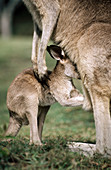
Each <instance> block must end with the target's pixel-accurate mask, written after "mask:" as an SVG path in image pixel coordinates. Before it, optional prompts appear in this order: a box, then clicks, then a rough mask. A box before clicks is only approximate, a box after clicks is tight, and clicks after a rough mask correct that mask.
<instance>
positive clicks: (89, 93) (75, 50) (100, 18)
mask: <svg viewBox="0 0 111 170" xmlns="http://www.w3.org/2000/svg"><path fill="white" fill-rule="evenodd" d="M24 2H25V3H26V5H27V7H28V8H29V10H30V12H31V14H32V16H33V19H34V23H35V25H38V27H37V26H36V27H37V28H38V31H35V39H34V40H35V41H33V50H32V54H34V49H35V48H34V46H36V43H38V41H37V37H38V38H39V39H40V45H39V52H37V51H36V50H35V51H36V52H37V55H38V59H36V58H37V57H36V55H32V61H33V63H35V64H34V65H33V67H34V70H35V72H36V71H38V73H39V76H40V77H42V76H43V74H45V72H46V65H45V57H44V56H45V49H46V46H47V43H48V41H49V38H50V37H51V38H52V39H53V40H54V41H55V42H56V43H59V45H60V46H61V47H62V48H64V50H65V52H66V53H67V55H68V56H69V58H70V59H71V60H72V61H73V62H74V63H76V64H77V67H78V70H79V72H80V75H81V78H82V82H83V86H84V92H85V96H86V99H87V100H85V103H84V108H86V109H90V108H91V103H92V107H93V110H94V118H95V125H96V148H97V152H99V153H101V154H105V153H106V154H110V155H111V113H110V109H109V108H110V100H111V0H98V1H96V0H41V1H39V0H28V1H27V0H24ZM55 4H56V5H55ZM31 7H32V8H31ZM36 10H37V12H36ZM38 13H39V15H38ZM37 16H38V18H39V19H38V18H37ZM55 16H56V17H55ZM38 21H39V22H38ZM51 22H52V25H51ZM38 32H42V34H38ZM41 35H42V37H45V38H44V43H43V38H41ZM41 44H45V45H44V46H42V47H43V48H41ZM40 51H41V52H40ZM36 52H35V54H36ZM36 60H37V61H36ZM90 101H91V102H90Z"/></svg>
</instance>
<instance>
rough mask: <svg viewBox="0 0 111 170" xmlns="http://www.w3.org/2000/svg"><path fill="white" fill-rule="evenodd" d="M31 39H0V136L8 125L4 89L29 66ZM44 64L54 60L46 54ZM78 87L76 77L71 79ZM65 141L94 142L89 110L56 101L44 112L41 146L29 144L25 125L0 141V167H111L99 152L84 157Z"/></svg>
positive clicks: (50, 63)
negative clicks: (45, 114) (6, 138)
mask: <svg viewBox="0 0 111 170" xmlns="http://www.w3.org/2000/svg"><path fill="white" fill-rule="evenodd" d="M31 43H32V39H31V38H27V37H23V38H20V37H15V38H11V39H8V40H3V39H0V137H1V139H2V138H3V133H4V131H5V130H6V128H7V126H8V121H9V114H8V110H7V107H6V94H7V89H8V87H9V85H10V83H11V82H12V80H13V79H14V78H15V76H16V75H17V74H18V73H19V72H21V71H22V70H24V69H25V68H28V67H31V66H32V64H31V61H30V56H31ZM47 65H48V68H49V69H53V67H54V65H55V61H54V60H53V59H51V58H50V57H49V56H48V55H47ZM74 82H75V84H76V86H77V87H78V88H79V89H80V90H81V84H80V81H74ZM68 141H82V142H90V143H95V127H94V119H93V114H92V112H86V111H84V110H82V109H81V107H76V108H74V107H62V106H60V105H59V104H58V103H56V104H54V105H52V106H51V109H50V110H49V112H48V115H47V118H46V121H45V125H44V131H43V141H42V142H43V144H44V145H43V146H42V147H37V146H34V145H31V146H30V145H29V126H24V127H23V128H22V129H21V131H20V133H19V135H18V136H17V137H15V138H14V139H13V140H12V141H10V142H3V141H0V169H51V170H52V169H60V170H61V169H68V170H70V169H111V161H110V160H108V159H105V158H104V159H103V158H101V157H100V156H96V157H95V158H86V157H84V156H82V155H79V154H77V153H73V152H70V151H69V150H68V148H67V142H68Z"/></svg>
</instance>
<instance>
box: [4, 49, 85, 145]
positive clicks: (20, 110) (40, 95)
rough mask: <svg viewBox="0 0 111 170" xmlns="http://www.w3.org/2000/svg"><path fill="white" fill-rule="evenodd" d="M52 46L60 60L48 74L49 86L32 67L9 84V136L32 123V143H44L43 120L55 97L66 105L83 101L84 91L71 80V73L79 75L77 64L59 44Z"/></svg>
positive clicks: (75, 75) (74, 104)
mask: <svg viewBox="0 0 111 170" xmlns="http://www.w3.org/2000/svg"><path fill="white" fill-rule="evenodd" d="M58 49H59V51H58ZM50 50H52V51H51V55H52V56H53V57H54V55H55V54H56V55H55V56H56V57H58V58H57V60H60V61H58V63H57V65H56V67H55V69H54V70H53V71H52V73H51V74H50V75H49V78H50V80H49V81H48V84H49V87H47V86H46V87H45V88H44V87H43V86H42V84H41V83H39V82H38V81H37V79H36V78H35V76H34V73H33V69H27V70H25V71H23V72H22V73H20V74H19V75H18V76H17V77H16V78H15V79H14V81H13V82H12V84H11V85H10V87H9V89H8V93H7V107H8V109H9V113H10V122H9V127H8V129H7V131H6V134H5V135H6V136H10V135H11V136H16V135H17V133H18V131H19V130H20V128H21V126H22V125H27V124H30V143H34V144H39V145H41V138H42V129H43V124H44V120H45V117H46V114H47V112H48V110H49V108H50V105H52V104H53V103H55V102H56V101H58V102H59V103H60V104H61V105H65V106H80V105H82V104H83V99H84V98H83V95H82V94H80V93H79V91H78V90H77V89H75V87H74V86H73V84H72V82H71V77H70V76H73V77H78V75H77V73H76V72H75V70H74V66H73V65H72V63H71V62H70V60H69V59H67V58H66V57H65V56H63V55H62V54H61V49H60V48H59V47H56V46H50ZM53 52H54V54H53ZM61 56H62V57H63V58H62V59H61V58H60V57H61ZM69 69H70V73H69ZM67 74H68V76H67ZM69 74H70V75H69Z"/></svg>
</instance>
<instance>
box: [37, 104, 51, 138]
mask: <svg viewBox="0 0 111 170" xmlns="http://www.w3.org/2000/svg"><path fill="white" fill-rule="evenodd" d="M49 108H50V106H44V107H41V106H39V112H38V129H39V137H40V140H42V131H43V126H44V121H45V118H46V114H47V112H48V110H49Z"/></svg>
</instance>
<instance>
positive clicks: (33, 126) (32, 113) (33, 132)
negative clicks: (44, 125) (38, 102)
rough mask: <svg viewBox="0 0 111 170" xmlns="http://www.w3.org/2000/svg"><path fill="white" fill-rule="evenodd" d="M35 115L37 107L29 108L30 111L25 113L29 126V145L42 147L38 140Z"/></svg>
mask: <svg viewBox="0 0 111 170" xmlns="http://www.w3.org/2000/svg"><path fill="white" fill-rule="evenodd" d="M37 115H38V109H37V107H33V108H30V110H28V111H27V113H26V116H27V118H28V121H29V124H30V144H35V145H42V143H41V140H40V138H39V132H38V122H37Z"/></svg>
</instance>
